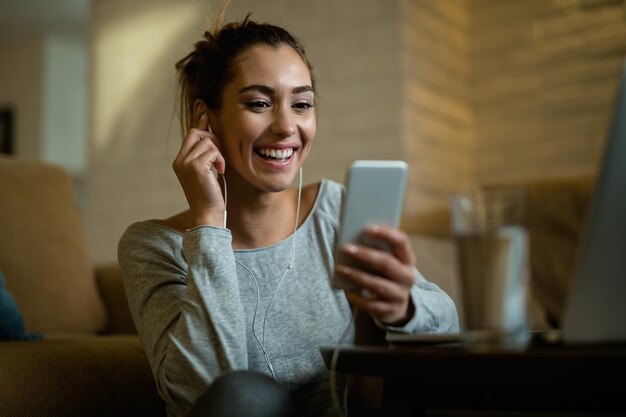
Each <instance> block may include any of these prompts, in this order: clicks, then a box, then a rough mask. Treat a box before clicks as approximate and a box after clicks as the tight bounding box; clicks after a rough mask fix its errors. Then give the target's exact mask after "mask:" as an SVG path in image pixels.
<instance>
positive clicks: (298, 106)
mask: <svg viewBox="0 0 626 417" xmlns="http://www.w3.org/2000/svg"><path fill="white" fill-rule="evenodd" d="M292 107H293V108H294V109H296V110H297V111H301V112H302V111H306V110H308V109H311V108H313V104H312V103H309V102H307V101H303V102H300V103H295V104H294V105H293V106H292Z"/></svg>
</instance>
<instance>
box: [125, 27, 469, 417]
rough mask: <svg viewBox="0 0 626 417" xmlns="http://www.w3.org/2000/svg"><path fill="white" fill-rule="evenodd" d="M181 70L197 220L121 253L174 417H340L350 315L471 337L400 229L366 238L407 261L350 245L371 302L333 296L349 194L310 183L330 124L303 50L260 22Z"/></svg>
mask: <svg viewBox="0 0 626 417" xmlns="http://www.w3.org/2000/svg"><path fill="white" fill-rule="evenodd" d="M177 69H178V70H179V74H180V83H181V100H180V103H181V116H182V118H183V119H184V121H185V123H184V124H185V125H186V127H185V131H186V132H187V134H186V136H185V138H184V140H183V143H182V146H181V148H180V152H179V153H178V155H177V157H176V159H175V161H174V163H173V168H174V171H175V172H176V175H177V176H178V179H179V181H180V183H181V186H182V188H183V190H184V193H185V196H186V199H187V202H188V204H189V209H188V210H186V211H184V212H183V213H180V214H177V215H175V216H173V217H171V218H169V219H165V220H152V221H146V222H139V223H135V224H133V225H131V226H130V227H129V228H128V229H127V231H126V232H125V234H124V236H123V237H122V239H121V241H120V244H119V252H118V256H119V261H120V266H121V269H122V273H123V277H124V282H125V286H126V290H127V294H128V299H129V305H130V308H131V312H132V315H133V319H134V320H135V323H136V325H137V330H138V333H139V336H140V337H141V340H142V342H143V344H144V346H145V349H146V354H147V356H148V359H149V361H150V364H151V367H152V370H153V373H154V376H155V379H156V382H157V387H158V390H159V392H160V394H161V396H162V397H163V399H164V400H165V402H166V403H167V407H168V413H169V415H172V416H184V415H188V414H189V413H190V412H191V413H193V414H194V415H196V413H197V412H207V414H206V415H235V414H234V413H235V412H236V410H245V411H243V412H242V414H241V415H248V416H253V415H278V413H279V412H282V411H277V410H276V408H281V409H282V410H283V411H285V410H291V411H293V410H297V412H298V413H299V414H298V415H330V414H332V412H333V410H332V407H331V402H330V395H329V390H328V387H327V380H328V373H327V371H326V368H325V366H324V364H323V362H322V358H321V355H320V353H319V347H320V346H322V345H332V344H335V343H337V342H338V341H339V339H340V337H341V335H342V334H343V333H344V330H345V329H346V327H347V326H349V325H350V320H351V316H352V313H351V305H352V306H354V307H356V308H358V309H359V310H361V311H363V312H367V313H369V314H370V315H371V316H372V317H373V318H374V319H375V320H376V322H377V323H378V324H379V326H381V327H382V328H384V329H386V330H388V331H398V332H454V331H457V330H458V319H457V314H456V309H455V307H454V304H453V303H452V301H451V300H450V298H449V297H448V296H447V295H446V294H445V293H444V292H442V291H441V290H440V289H439V288H438V287H437V286H435V285H434V284H431V283H429V282H427V281H426V280H425V279H424V278H423V277H422V276H421V275H420V274H419V273H418V272H417V270H416V269H415V266H414V257H413V251H412V248H411V245H410V242H409V239H408V237H407V236H406V235H405V234H404V233H402V232H400V231H399V230H395V229H390V228H387V227H373V228H371V229H370V230H369V231H368V233H369V234H371V235H372V236H373V237H375V238H378V239H382V240H384V241H387V242H388V243H389V244H390V245H391V247H392V248H393V255H392V254H388V253H385V252H380V251H376V250H372V249H368V248H365V247H358V246H348V247H345V248H343V250H344V251H345V252H346V253H347V254H349V255H350V256H352V257H354V258H357V259H360V260H361V261H362V262H364V263H365V264H366V265H368V266H371V267H372V268H374V269H375V270H377V271H380V276H374V275H370V274H366V273H365V272H363V271H359V270H356V269H348V268H346V267H343V266H341V265H337V266H336V267H337V268H338V270H339V272H340V273H341V274H342V275H343V277H344V278H345V279H347V280H350V281H352V282H354V283H356V284H358V285H359V286H360V287H362V288H364V289H367V290H368V293H369V295H368V297H364V295H363V293H356V292H355V293H346V292H344V291H339V290H334V289H331V287H330V285H329V282H330V277H331V274H332V271H333V269H334V268H335V265H334V263H333V250H334V246H333V245H334V242H335V240H336V238H337V230H338V227H339V213H340V210H341V203H342V198H343V193H344V190H343V187H342V186H341V185H340V184H337V183H335V182H332V181H328V180H324V181H322V182H320V183H317V184H310V185H307V186H305V187H302V183H301V180H302V177H301V172H302V171H301V168H302V166H303V164H304V162H305V161H306V158H307V155H308V153H309V151H310V149H311V146H312V144H313V140H314V138H315V133H316V117H317V115H316V111H315V83H314V79H313V75H312V71H311V66H310V64H309V62H308V60H307V58H306V55H305V52H304V49H303V48H302V46H301V45H300V43H298V42H297V41H296V40H295V39H294V38H293V37H292V36H291V35H290V34H289V33H288V32H287V31H285V30H284V29H282V28H280V27H277V26H273V25H268V24H257V23H255V22H253V21H251V20H249V19H248V18H246V19H244V20H243V21H242V22H238V23H231V24H228V25H226V26H224V27H222V28H219V29H216V30H215V32H214V33H208V32H207V33H205V36H204V39H203V40H201V41H199V42H198V43H197V44H196V45H195V49H194V51H192V52H191V53H190V54H189V55H187V56H186V57H185V58H184V59H182V60H181V61H179V62H178V64H177ZM191 126H193V127H192V128H190V129H189V127H191ZM212 169H214V170H215V171H216V172H217V173H218V174H219V175H218V176H215V175H213V173H212V171H211V170H212ZM296 177H298V180H299V184H300V186H299V187H298V189H291V188H289V187H290V185H291V184H292V182H293V181H294V180H295V179H296ZM226 214H227V215H226ZM353 337H354V332H353V329H351V328H350V329H349V333H348V338H353ZM234 370H249V371H251V372H243V373H241V372H231V371H234ZM259 375H261V376H259ZM271 378H273V379H274V380H275V381H277V382H278V383H276V382H274V380H272V379H271ZM268 381H269V382H268ZM246 387H247V388H246ZM251 387H252V388H251ZM207 388H208V390H207ZM205 390H207V391H206V393H204V394H203V392H204V391H205ZM261 391H263V392H265V393H266V394H267V396H266V397H262V396H260V394H259V395H256V396H255V395H253V396H252V397H253V398H252V399H250V396H249V395H247V394H249V393H250V392H253V393H257V394H258V393H260V392H261ZM287 392H288V393H289V394H285V393H287ZM281 393H282V394H281ZM283 394H285V395H283ZM199 398H200V400H198V399H199ZM246 398H247V400H246ZM255 401H256V402H255ZM290 402H291V403H292V404H291V405H289V403H290ZM194 403H195V406H194ZM229 404H230V405H231V406H232V405H233V404H236V407H235V411H233V410H232V409H230V410H226V411H224V407H228V406H229ZM207 410H211V411H207ZM216 410H219V411H216Z"/></svg>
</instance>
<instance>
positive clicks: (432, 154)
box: [401, 0, 475, 215]
mask: <svg viewBox="0 0 626 417" xmlns="http://www.w3.org/2000/svg"><path fill="white" fill-rule="evenodd" d="M402 8H403V13H402V20H401V25H402V28H403V45H404V47H403V50H402V57H403V83H404V85H403V92H404V94H403V97H402V99H403V112H402V115H403V138H404V146H405V149H406V155H407V158H408V160H409V163H410V167H411V173H410V181H409V187H408V190H407V197H406V199H407V203H406V206H405V213H406V214H407V215H410V214H411V213H415V212H420V211H428V210H432V209H436V208H437V207H439V206H440V205H442V204H446V203H447V200H448V196H449V194H450V193H451V192H453V191H455V190H458V189H459V188H463V187H466V186H468V185H470V184H472V182H473V180H474V170H475V168H474V161H473V159H472V150H473V146H474V137H473V123H474V122H473V117H472V111H471V109H470V106H469V101H468V88H469V86H468V75H469V71H470V66H469V59H468V58H469V47H470V42H469V41H470V39H469V37H468V30H469V21H468V12H467V8H468V4H467V1H466V0H448V1H445V2H444V1H438V2H435V1H430V0H405V1H403V4H402Z"/></svg>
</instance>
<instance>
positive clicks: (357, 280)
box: [336, 265, 406, 301]
mask: <svg viewBox="0 0 626 417" xmlns="http://www.w3.org/2000/svg"><path fill="white" fill-rule="evenodd" d="M336 268H337V272H338V273H339V274H340V275H341V276H342V277H343V278H344V279H346V280H347V281H350V282H352V283H353V284H355V285H356V286H357V287H358V288H360V289H361V293H360V296H361V297H362V298H365V299H369V300H373V299H376V300H386V301H404V300H405V299H406V290H405V289H403V288H402V287H401V286H399V285H398V284H397V283H395V282H393V281H390V280H386V279H381V278H380V277H377V276H375V275H371V274H369V273H367V272H364V271H361V270H359V269H356V268H350V267H348V266H345V265H337V267H336Z"/></svg>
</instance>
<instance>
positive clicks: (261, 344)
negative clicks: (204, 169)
mask: <svg viewBox="0 0 626 417" xmlns="http://www.w3.org/2000/svg"><path fill="white" fill-rule="evenodd" d="M222 181H223V183H224V228H226V225H227V220H228V213H227V203H228V187H227V185H226V178H225V177H224V175H222ZM301 196H302V167H300V171H299V180H298V205H297V208H296V220H295V224H294V228H293V234H292V235H291V259H290V260H289V263H288V264H287V268H285V272H284V273H283V275H282V276H281V277H280V280H279V281H278V284H277V285H276V288H275V289H274V293H273V294H272V298H271V300H270V303H269V305H268V306H267V309H266V310H265V315H264V317H263V327H262V333H261V340H259V337H258V336H257V334H256V316H257V312H258V310H259V303H260V301H261V291H260V289H259V282H258V281H257V279H256V276H255V275H254V273H253V272H252V271H251V270H250V268H248V267H247V266H246V265H244V264H243V263H241V262H239V260H237V259H235V262H237V263H238V264H239V265H240V266H241V267H242V268H244V269H245V270H246V271H248V273H249V274H250V276H251V277H252V279H253V280H254V285H255V286H256V306H255V308H254V314H253V316H252V335H253V336H254V338H255V339H256V342H257V344H258V345H259V347H260V348H261V351H262V352H263V357H264V359H265V363H266V364H267V367H268V368H269V370H270V372H271V374H272V377H273V378H274V379H276V374H275V373H274V367H273V366H272V361H271V360H270V358H269V355H268V354H267V350H266V349H265V325H266V323H267V315H268V314H269V312H270V309H271V308H272V304H273V303H274V299H275V298H276V294H277V293H278V289H279V288H280V285H281V284H282V282H283V280H284V279H285V277H286V276H287V273H288V272H289V270H290V269H291V268H293V266H294V260H295V257H296V231H297V230H298V221H299V219H300V200H301Z"/></svg>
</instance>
